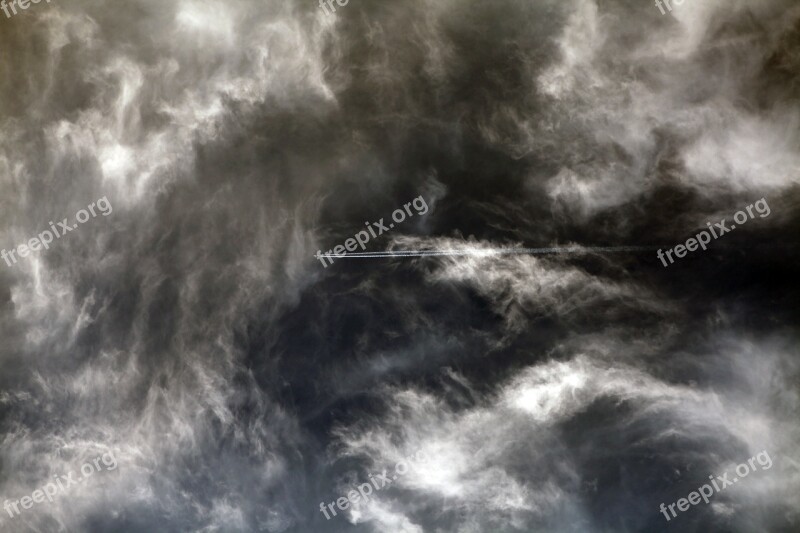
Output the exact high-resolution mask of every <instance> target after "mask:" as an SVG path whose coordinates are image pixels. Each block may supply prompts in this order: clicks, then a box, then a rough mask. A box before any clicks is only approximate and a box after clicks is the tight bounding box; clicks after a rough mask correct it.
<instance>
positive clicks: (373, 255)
mask: <svg viewBox="0 0 800 533" xmlns="http://www.w3.org/2000/svg"><path fill="white" fill-rule="evenodd" d="M657 249H658V247H653V246H588V247H586V246H564V247H557V248H490V249H481V248H475V249H465V250H394V251H391V250H387V251H382V252H349V253H348V254H347V255H343V256H336V255H335V254H320V257H327V258H334V259H345V258H348V257H349V258H351V259H377V258H383V257H436V256H466V255H472V256H484V255H543V254H574V253H595V252H604V253H619V252H649V251H654V250H657Z"/></svg>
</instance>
